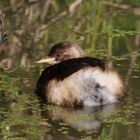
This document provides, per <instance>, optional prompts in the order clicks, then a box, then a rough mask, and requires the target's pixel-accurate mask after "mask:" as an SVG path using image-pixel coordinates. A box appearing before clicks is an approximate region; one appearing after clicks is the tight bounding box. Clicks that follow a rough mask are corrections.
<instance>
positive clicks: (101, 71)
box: [36, 41, 124, 106]
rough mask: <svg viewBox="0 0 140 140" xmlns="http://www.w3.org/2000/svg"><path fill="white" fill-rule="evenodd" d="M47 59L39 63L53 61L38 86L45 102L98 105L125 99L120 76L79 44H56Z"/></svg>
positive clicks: (67, 104) (38, 90) (68, 104)
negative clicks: (92, 56)
mask: <svg viewBox="0 0 140 140" xmlns="http://www.w3.org/2000/svg"><path fill="white" fill-rule="evenodd" d="M48 56H49V58H48V59H43V60H40V61H38V63H49V64H50V60H52V61H53V65H51V66H48V67H47V68H46V69H45V70H44V71H43V72H42V74H41V76H40V78H39V80H38V82H37V85H36V93H37V94H38V95H39V96H40V97H41V99H42V100H44V101H47V102H49V103H53V104H56V105H63V106H96V105H103V104H109V103H114V102H118V101H119V100H118V99H119V98H121V97H123V95H124V86H123V82H122V80H121V78H120V76H119V75H118V73H117V72H116V71H114V70H108V69H106V68H105V63H104V61H103V60H100V59H97V58H91V57H87V56H86V54H85V53H84V51H83V50H82V49H81V48H80V47H79V46H78V45H77V44H76V43H73V42H68V41H66V42H61V43H58V44H55V45H54V46H53V47H52V49H51V50H50V53H49V54H48ZM50 57H51V59H50Z"/></svg>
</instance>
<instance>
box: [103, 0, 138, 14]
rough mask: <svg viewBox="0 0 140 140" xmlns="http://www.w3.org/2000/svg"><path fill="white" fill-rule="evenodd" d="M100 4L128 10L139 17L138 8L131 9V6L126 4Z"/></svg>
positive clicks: (104, 2) (105, 2)
mask: <svg viewBox="0 0 140 140" xmlns="http://www.w3.org/2000/svg"><path fill="white" fill-rule="evenodd" d="M102 3H103V4H105V5H108V6H112V7H115V8H119V9H122V10H129V11H130V12H132V13H133V14H135V15H138V16H140V8H133V7H132V6H130V5H128V4H116V3H111V2H108V1H102Z"/></svg>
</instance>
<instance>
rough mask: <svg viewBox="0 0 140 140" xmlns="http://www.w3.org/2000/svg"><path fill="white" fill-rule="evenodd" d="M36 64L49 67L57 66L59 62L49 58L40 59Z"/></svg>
mask: <svg viewBox="0 0 140 140" xmlns="http://www.w3.org/2000/svg"><path fill="white" fill-rule="evenodd" d="M36 63H38V64H41V63H46V64H49V65H53V64H56V63H58V62H57V61H56V59H55V58H54V57H47V58H44V59H40V60H38V61H36Z"/></svg>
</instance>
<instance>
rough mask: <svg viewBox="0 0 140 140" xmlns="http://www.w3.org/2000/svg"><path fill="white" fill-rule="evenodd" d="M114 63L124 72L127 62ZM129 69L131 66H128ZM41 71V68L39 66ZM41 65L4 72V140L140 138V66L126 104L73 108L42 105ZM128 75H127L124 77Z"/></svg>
mask: <svg viewBox="0 0 140 140" xmlns="http://www.w3.org/2000/svg"><path fill="white" fill-rule="evenodd" d="M129 62H130V60H122V61H115V63H114V64H116V65H118V64H119V65H118V68H119V69H120V70H121V71H122V73H126V72H127V71H128V69H129V68H128V67H125V68H124V63H127V64H129ZM128 66H129V65H128ZM39 68H40V67H39ZM37 70H38V66H34V67H33V66H32V67H30V68H29V67H28V69H27V67H20V68H17V69H15V70H12V71H6V72H3V73H1V75H0V76H1V79H2V80H1V84H2V85H3V86H2V87H1V90H0V91H1V94H0V95H1V98H0V119H1V123H0V124H1V125H0V126H1V137H2V138H3V139H14V140H15V139H31V140H32V139H37V140H38V139H48V140H49V139H52V140H55V139H56V140H62V139H65V140H71V139H72V140H73V139H74V140H77V139H80V140H91V139H97V140H98V139H101V140H102V139H103V140H105V139H107V140H108V139H111V140H124V139H127V140H132V139H134V140H137V139H139V137H140V111H139V107H140V102H139V100H140V96H139V91H140V87H139V82H140V78H139V76H140V73H139V70H140V65H139V64H137V65H136V66H135V67H134V69H133V73H132V75H131V76H130V82H129V85H128V87H129V88H128V91H127V94H128V95H127V97H126V98H125V99H124V101H123V102H120V103H117V104H112V105H107V106H102V107H85V108H83V109H73V108H66V107H59V106H54V105H45V104H41V103H40V102H39V100H38V99H37V97H36V96H35V95H34V89H35V83H36V81H37V79H38V77H39V73H38V71H37ZM125 75H127V74H125Z"/></svg>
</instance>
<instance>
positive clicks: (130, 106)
mask: <svg viewBox="0 0 140 140" xmlns="http://www.w3.org/2000/svg"><path fill="white" fill-rule="evenodd" d="M45 2H46V1H45V0H42V1H41V2H35V1H34V2H33V1H28V2H27V1H20V2H16V1H11V2H10V1H8V0H7V1H0V4H1V7H2V9H3V10H4V12H5V14H6V17H5V27H4V29H5V31H6V32H7V33H8V38H9V39H8V42H7V43H6V44H4V45H2V46H0V139H3V140H92V139H95V140H139V139H140V110H139V108H140V84H139V83H140V53H139V46H140V39H139V38H140V33H139V31H140V28H139V27H140V26H139V23H140V17H139V5H140V3H139V2H137V1H134V0H132V1H131V0H130V1H129V2H127V3H125V1H124V2H123V1H122V2H121V1H119V2H118V3H117V2H116V3H117V4H120V5H123V4H128V5H131V8H130V9H128V10H125V9H123V8H122V7H121V6H118V7H115V5H114V6H113V5H112V6H111V7H110V4H111V3H106V2H104V1H101V2H98V1H96V0H94V1H84V2H83V4H82V5H81V8H79V11H78V12H77V13H76V14H74V15H67V16H65V17H64V18H62V19H61V20H58V21H57V22H56V23H53V24H52V25H51V24H50V21H51V19H55V17H57V15H58V13H61V12H63V11H64V10H66V9H67V8H66V7H68V5H69V2H68V1H67V0H65V2H64V3H63V4H62V3H61V2H56V1H55V0H54V3H52V4H51V5H50V9H49V12H48V13H49V14H48V15H47V14H46V18H44V17H45V16H43V14H42V13H43V12H42V10H44V7H43V6H44V5H45ZM134 8H138V9H137V12H134V10H135V9H134ZM77 9H78V8H77ZM33 13H34V14H33ZM11 23H15V24H11ZM45 23H48V25H49V28H47V30H45V31H44V32H40V28H42V27H44V24H45ZM66 39H68V40H74V41H76V42H78V43H79V44H80V45H81V46H82V48H83V49H84V50H85V51H86V53H87V54H88V55H89V56H96V57H99V58H100V57H101V58H106V59H110V58H112V60H113V61H112V63H110V66H112V67H114V68H116V69H118V70H119V71H120V73H121V74H122V77H123V78H124V80H125V83H126V88H127V96H126V97H125V99H124V100H123V101H122V102H119V103H117V104H111V105H107V106H102V107H85V108H83V109H80V108H79V109H73V108H68V107H59V106H54V105H46V104H41V103H40V101H39V99H38V98H37V97H36V95H35V94H34V91H35V85H36V82H37V80H38V78H39V76H40V74H41V71H42V70H43V69H44V68H45V66H44V65H41V66H39V65H37V64H35V61H36V60H38V59H39V58H41V57H44V56H46V54H47V52H48V50H49V48H50V46H51V45H52V44H54V43H56V42H59V41H63V40H66Z"/></svg>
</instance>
